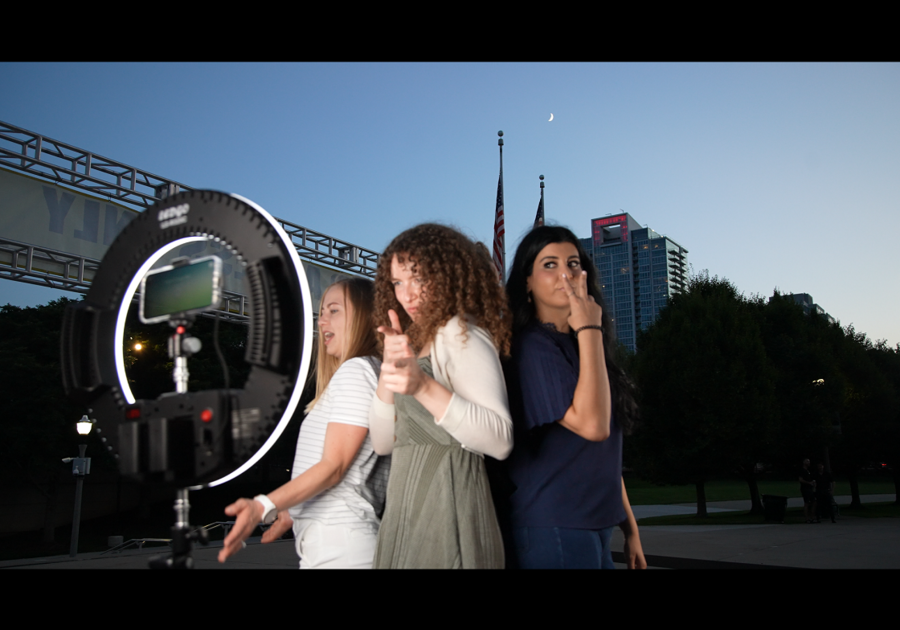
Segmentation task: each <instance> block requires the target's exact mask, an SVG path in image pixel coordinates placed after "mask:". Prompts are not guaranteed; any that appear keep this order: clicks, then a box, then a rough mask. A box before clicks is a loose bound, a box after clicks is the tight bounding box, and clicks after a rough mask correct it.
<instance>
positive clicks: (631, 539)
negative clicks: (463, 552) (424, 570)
mask: <svg viewBox="0 0 900 630" xmlns="http://www.w3.org/2000/svg"><path fill="white" fill-rule="evenodd" d="M506 290H507V294H508V296H509V303H510V309H511V310H512V313H513V347H512V358H511V360H510V362H509V365H508V375H507V384H508V386H509V391H510V406H511V409H512V413H513V420H514V425H515V440H516V448H515V450H514V451H513V454H512V456H511V457H510V460H509V466H508V470H509V475H510V479H511V481H512V483H513V484H514V486H515V490H514V491H513V492H512V494H511V496H510V497H509V502H510V506H509V518H510V525H511V528H512V537H513V542H514V545H511V546H510V547H508V549H510V550H513V549H514V552H515V561H516V562H510V564H511V565H514V566H516V565H517V566H519V567H521V568H610V569H611V568H613V563H612V552H611V550H610V538H611V536H612V530H613V527H614V526H616V525H619V526H620V527H621V528H622V530H623V532H624V534H625V555H626V561H627V564H628V566H629V568H635V567H637V568H645V567H646V562H645V560H644V555H643V551H642V549H641V542H640V536H639V535H638V529H637V523H636V522H635V519H634V515H633V514H632V511H631V506H630V505H629V503H628V495H627V494H626V492H625V484H624V482H623V481H622V434H623V431H625V430H627V429H629V428H630V423H631V420H632V418H633V417H634V415H635V412H636V406H635V403H634V398H633V396H632V394H631V387H630V383H629V381H628V379H627V378H626V376H625V374H624V373H623V372H622V370H621V369H620V368H619V367H618V366H617V365H616V364H615V362H614V361H613V353H614V350H615V343H614V336H613V334H612V331H611V326H610V324H611V322H610V318H609V315H608V314H607V313H606V311H604V309H603V307H602V298H601V294H600V289H599V287H598V286H597V272H596V269H595V267H594V265H593V264H592V263H591V261H590V259H589V258H588V256H587V254H586V253H585V251H584V249H583V248H582V247H581V243H580V242H579V240H578V239H577V238H576V237H575V235H574V234H572V232H570V231H569V230H567V229H566V228H563V227H555V226H543V227H539V228H536V229H534V230H532V231H531V232H530V233H529V234H527V235H526V236H525V238H524V239H523V240H522V243H521V244H520V245H519V248H518V250H517V251H516V258H515V261H514V263H513V268H512V271H511V273H510V276H509V280H508V282H507V285H506Z"/></svg>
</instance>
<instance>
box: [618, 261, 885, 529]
mask: <svg viewBox="0 0 900 630" xmlns="http://www.w3.org/2000/svg"><path fill="white" fill-rule="evenodd" d="M637 346H638V351H637V353H636V354H634V355H632V356H631V357H629V361H628V363H629V367H630V373H631V374H632V376H633V378H634V381H635V385H636V389H637V393H638V400H639V404H640V409H641V419H640V422H639V425H638V428H637V430H636V431H635V435H634V436H633V438H632V440H631V445H630V448H629V450H628V454H629V455H630V460H631V461H632V463H633V465H634V467H635V468H636V469H637V470H638V471H639V473H640V474H641V475H642V476H643V477H645V478H648V479H649V480H651V481H654V482H656V483H662V484H694V485H695V486H696V489H697V513H698V515H699V516H705V515H706V499H705V484H706V483H707V482H708V481H711V480H713V479H717V478H721V477H723V476H730V475H735V474H736V475H739V476H740V477H741V478H743V479H744V480H745V481H746V482H747V484H748V490H749V493H750V497H751V501H752V506H753V507H752V510H753V512H761V511H762V504H761V502H760V496H759V490H758V487H757V479H758V475H759V472H760V466H759V465H760V464H767V465H769V466H773V467H774V468H776V469H780V470H791V471H797V470H799V467H800V462H801V461H802V459H803V458H804V457H809V458H810V459H812V460H813V461H822V462H823V463H825V465H826V468H830V469H832V470H833V471H834V472H836V473H839V474H842V475H844V476H846V477H847V478H848V479H849V481H850V486H851V492H852V495H853V497H852V501H853V505H856V506H858V505H859V488H858V476H859V474H860V472H861V471H862V470H863V469H864V468H866V467H868V466H871V465H872V464H875V463H877V464H882V463H884V464H887V465H889V466H890V467H891V468H892V470H893V480H894V484H895V489H896V491H897V492H898V499H900V479H898V475H897V464H900V344H898V346H897V347H894V348H891V347H889V346H887V344H886V343H885V342H884V341H880V342H877V343H873V342H872V341H870V340H869V339H868V338H867V337H866V335H865V334H864V333H862V332H857V331H856V330H854V328H853V326H852V325H851V326H847V327H845V328H842V327H841V326H840V325H839V324H836V323H829V322H828V320H826V319H825V318H824V317H822V316H819V315H817V314H816V313H815V312H812V313H810V314H805V313H804V311H803V309H802V307H800V305H798V304H796V303H795V302H794V301H793V300H792V299H791V298H789V297H786V296H783V295H780V294H778V293H777V292H776V294H775V295H774V296H773V297H772V298H771V299H769V300H765V299H764V298H761V297H752V298H748V297H745V296H744V295H742V294H741V293H740V292H739V291H738V290H737V289H736V288H735V287H734V285H733V284H732V283H730V282H729V281H728V280H725V279H720V278H718V277H710V276H709V275H708V274H707V273H703V274H700V275H697V276H694V277H692V278H691V279H690V280H689V282H688V284H687V287H686V289H685V291H684V292H683V293H681V294H678V295H675V296H674V297H672V298H671V299H670V301H669V303H668V305H667V306H666V307H665V308H664V309H662V310H661V311H660V314H659V317H658V318H657V319H656V321H655V322H654V323H653V324H652V325H650V326H649V327H647V328H646V329H645V330H643V331H642V332H641V333H639V336H638V343H637Z"/></svg>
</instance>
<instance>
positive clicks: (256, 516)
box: [219, 499, 284, 562]
mask: <svg viewBox="0 0 900 630" xmlns="http://www.w3.org/2000/svg"><path fill="white" fill-rule="evenodd" d="M225 514H227V515H228V516H234V517H235V519H234V527H232V528H231V531H230V532H229V533H228V536H226V537H225V542H224V544H223V545H222V551H220V552H219V562H225V560H226V559H228V558H229V557H230V556H233V555H234V554H236V553H237V552H238V551H240V550H241V549H243V548H244V541H245V540H247V539H248V538H249V537H250V534H252V533H253V530H254V529H256V526H257V525H259V522H260V521H261V520H262V515H263V506H262V504H261V503H260V502H259V501H254V500H253V499H238V500H237V501H235V502H234V503H232V504H231V505H229V506H228V507H227V508H225ZM282 533H284V532H282Z"/></svg>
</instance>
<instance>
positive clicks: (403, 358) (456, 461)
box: [369, 224, 512, 568]
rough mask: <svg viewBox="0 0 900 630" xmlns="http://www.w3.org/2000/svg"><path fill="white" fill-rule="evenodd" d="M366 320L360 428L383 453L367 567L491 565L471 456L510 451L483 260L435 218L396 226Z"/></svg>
mask: <svg viewBox="0 0 900 630" xmlns="http://www.w3.org/2000/svg"><path fill="white" fill-rule="evenodd" d="M375 318H376V321H379V322H382V323H383V325H382V326H380V327H379V328H378V331H379V332H380V333H382V334H383V335H384V340H383V344H384V363H383V364H382V367H381V375H380V377H379V379H378V387H377V389H376V395H375V398H374V400H373V402H372V409H371V412H370V421H369V425H370V430H371V433H372V444H373V446H374V447H375V452H376V453H379V454H380V455H387V454H388V453H392V464H391V475H390V479H389V481H388V494H387V504H386V506H385V514H384V518H383V520H382V524H381V530H380V531H379V534H378V549H377V552H376V554H375V567H376V568H502V567H503V564H504V559H503V541H502V538H501V536H500V529H499V527H498V525H497V517H496V514H495V512H494V506H493V502H492V500H491V491H490V487H489V484H488V480H487V475H486V473H485V466H484V459H483V456H484V455H489V456H491V457H494V458H497V459H505V458H506V457H507V455H509V452H510V450H511V449H512V419H511V417H510V414H509V405H508V402H507V398H506V384H505V381H504V379H503V371H502V368H501V365H500V353H502V354H504V355H507V354H509V343H510V332H509V321H510V318H509V311H508V310H507V306H506V299H505V296H504V294H503V289H502V287H501V286H500V284H499V282H498V281H497V275H496V273H495V272H494V270H493V267H492V265H491V263H490V259H489V258H488V257H487V256H485V255H484V254H483V252H481V251H480V250H479V249H478V247H477V246H476V244H475V243H473V242H472V241H471V240H469V239H468V238H466V237H465V236H463V235H462V234H460V233H459V232H457V231H456V230H454V229H452V228H449V227H446V226H443V225H435V224H424V225H419V226H417V227H414V228H411V229H409V230H407V231H405V232H403V233H402V234H400V235H399V236H398V237H397V238H395V239H394V240H393V241H392V242H391V244H390V245H389V246H388V248H387V250H386V251H385V252H384V254H382V256H381V258H380V259H379V261H378V274H377V277H376V280H375Z"/></svg>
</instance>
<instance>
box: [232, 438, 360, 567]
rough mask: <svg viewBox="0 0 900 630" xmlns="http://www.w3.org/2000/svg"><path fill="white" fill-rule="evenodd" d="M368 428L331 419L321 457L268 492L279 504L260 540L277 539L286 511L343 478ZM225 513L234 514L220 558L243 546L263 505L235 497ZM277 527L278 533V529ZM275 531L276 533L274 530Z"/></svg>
mask: <svg viewBox="0 0 900 630" xmlns="http://www.w3.org/2000/svg"><path fill="white" fill-rule="evenodd" d="M367 432H368V430H367V429H366V428H365V427H360V426H356V425H351V424H340V423H337V422H331V423H329V424H328V428H327V429H326V430H325V447H324V450H323V452H322V460H321V461H320V462H319V463H318V464H315V465H314V466H312V467H311V468H309V470H307V471H306V472H304V473H303V474H302V475H299V476H297V477H295V478H294V479H291V480H290V481H289V482H287V483H286V484H284V485H283V486H281V487H280V488H278V489H277V490H275V491H273V492H271V493H269V495H268V496H269V499H270V500H271V501H272V503H274V504H275V507H277V508H278V512H279V514H278V521H276V523H275V524H273V526H272V529H274V530H275V531H274V532H272V534H271V535H268V532H267V535H266V536H264V537H263V542H271V541H272V540H277V539H278V538H279V537H280V535H281V534H284V532H286V531H287V529H288V527H289V519H290V516H288V515H287V513H286V512H285V511H286V510H287V509H288V508H291V507H293V506H295V505H297V504H299V503H303V502H304V501H307V500H309V499H311V498H312V497H314V496H316V495H318V494H319V493H321V492H323V491H324V490H327V489H328V488H331V487H332V486H334V485H335V484H337V483H338V482H339V481H340V480H341V479H343V478H344V474H346V472H347V469H348V468H349V467H350V465H351V464H352V463H353V460H354V459H355V458H356V454H357V453H358V452H359V449H360V447H361V446H362V444H363V442H364V441H365V439H366V433H367ZM225 514H227V515H228V516H234V517H235V522H234V527H233V528H232V529H231V532H230V533H229V534H228V536H227V537H226V538H225V543H224V545H223V547H222V551H220V552H219V562H225V560H226V559H227V558H228V557H229V556H232V555H234V554H235V553H237V552H238V551H240V550H241V549H242V548H243V542H244V541H245V540H246V539H247V538H249V537H250V534H252V533H253V530H255V529H256V526H257V525H259V523H260V520H261V519H262V515H263V505H262V503H260V502H259V501H255V500H253V499H238V500H237V501H235V502H234V503H232V504H231V505H229V506H228V507H227V508H225ZM279 531H280V533H278V532H279ZM276 533H278V535H277V536H276V535H275V534H276Z"/></svg>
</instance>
